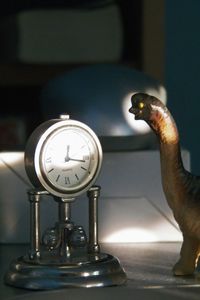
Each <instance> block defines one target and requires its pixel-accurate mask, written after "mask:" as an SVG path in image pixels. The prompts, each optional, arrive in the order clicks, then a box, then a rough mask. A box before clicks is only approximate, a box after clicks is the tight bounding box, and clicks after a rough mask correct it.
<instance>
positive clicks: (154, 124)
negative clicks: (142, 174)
mask: <svg viewBox="0 0 200 300" xmlns="http://www.w3.org/2000/svg"><path fill="white" fill-rule="evenodd" d="M149 125H150V126H151V128H152V129H153V131H154V132H155V133H156V135H157V136H158V140H159V144H160V162H161V176H162V185H163V190H164V192H165V193H166V194H167V196H168V197H167V199H168V202H169V206H170V207H171V208H174V207H176V206H177V204H178V203H175V201H177V199H178V198H179V197H176V200H175V199H174V197H173V195H174V192H177V191H178V192H181V190H182V177H183V173H184V167H183V162H182V158H181V150H180V143H179V134H178V130H177V127H176V124H175V121H174V119H173V117H172V116H171V114H170V112H169V111H168V110H167V109H166V108H162V107H161V108H160V107H159V108H158V109H157V110H156V112H155V113H154V114H152V118H151V120H150V122H149Z"/></svg>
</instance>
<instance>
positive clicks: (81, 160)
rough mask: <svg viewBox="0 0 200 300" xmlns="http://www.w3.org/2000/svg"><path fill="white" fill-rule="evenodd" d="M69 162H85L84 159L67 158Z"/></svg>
mask: <svg viewBox="0 0 200 300" xmlns="http://www.w3.org/2000/svg"><path fill="white" fill-rule="evenodd" d="M69 160H72V161H79V162H85V160H84V159H78V158H70V157H69Z"/></svg>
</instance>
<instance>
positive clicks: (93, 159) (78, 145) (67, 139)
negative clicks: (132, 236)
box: [5, 115, 126, 290]
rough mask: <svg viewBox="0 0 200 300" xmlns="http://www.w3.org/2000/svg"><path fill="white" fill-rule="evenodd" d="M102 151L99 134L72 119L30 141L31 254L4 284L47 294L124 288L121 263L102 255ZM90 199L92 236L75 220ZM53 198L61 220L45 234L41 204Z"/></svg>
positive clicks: (48, 126) (46, 127)
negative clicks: (74, 210)
mask: <svg viewBox="0 0 200 300" xmlns="http://www.w3.org/2000/svg"><path fill="white" fill-rule="evenodd" d="M102 153H103V152H102V147H101V143H100V141H99V138H98V137H97V135H96V134H95V133H94V131H93V130H92V129H91V128H90V127H89V126H87V125H86V124H85V123H82V122H80V121H77V120H72V119H70V117H69V116H68V115H61V116H60V118H58V119H51V120H48V121H46V122H44V123H42V124H41V125H39V126H38V127H37V128H36V129H35V130H34V131H33V133H32V134H31V136H30V137H29V139H28V141H27V144H26V147H25V152H24V157H25V159H24V163H25V169H26V172H27V176H28V177H29V179H30V181H31V183H32V185H33V189H31V190H28V191H27V194H28V199H29V202H30V249H29V252H28V253H27V254H26V255H24V256H21V257H19V258H17V259H16V260H14V261H12V262H11V264H10V267H9V270H8V271H7V272H6V274H5V283H6V284H9V285H13V286H15V287H20V288H26V289H32V290H45V289H54V288H63V287H99V286H112V285H121V284H124V283H125V282H126V274H125V272H124V270H123V268H122V267H121V265H120V262H119V260H118V259H117V258H116V257H114V256H112V255H111V254H106V253H102V252H101V250H100V245H99V242H98V198H99V196H100V186H99V185H96V180H97V178H98V175H99V172H100V170H101V165H102V159H103V154H102ZM84 193H86V194H87V197H88V200H89V205H88V207H89V232H88V234H87V233H86V232H85V230H84V228H83V227H82V226H81V225H76V224H75V223H74V222H73V221H72V220H71V205H73V201H74V200H76V199H77V201H79V199H78V198H79V196H80V195H83V194H84ZM44 196H45V197H51V199H52V200H53V201H56V203H57V204H58V221H57V222H56V223H55V224H54V225H53V226H52V227H50V228H47V229H46V230H44V232H43V233H41V226H40V223H41V222H40V218H41V215H40V202H41V199H42V198H43V197H44Z"/></svg>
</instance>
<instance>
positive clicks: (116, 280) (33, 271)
mask: <svg viewBox="0 0 200 300" xmlns="http://www.w3.org/2000/svg"><path fill="white" fill-rule="evenodd" d="M4 280H5V283H6V284H8V285H11V286H14V287H19V288H24V289H29V290H50V289H59V288H67V287H69V288H70V287H73V288H75V287H83V288H91V287H106V286H116V285H123V284H125V283H126V274H125V272H124V270H123V268H122V267H121V265H120V262H119V260H118V259H117V258H116V257H114V256H112V255H110V254H104V253H103V254H101V253H99V254H95V255H94V257H93V258H92V259H91V260H88V261H84V262H83V263H73V262H71V263H66V264H51V263H49V264H43V263H36V262H32V263H31V262H28V261H27V259H26V257H19V258H18V259H16V260H15V261H13V262H12V263H11V264H10V268H9V270H8V272H7V273H6V274H5V278H4Z"/></svg>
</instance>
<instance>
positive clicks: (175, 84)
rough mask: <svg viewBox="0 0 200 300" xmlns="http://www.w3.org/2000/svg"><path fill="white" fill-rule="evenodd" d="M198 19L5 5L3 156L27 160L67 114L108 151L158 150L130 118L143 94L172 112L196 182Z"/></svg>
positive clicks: (124, 4)
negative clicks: (36, 140)
mask: <svg viewBox="0 0 200 300" xmlns="http://www.w3.org/2000/svg"><path fill="white" fill-rule="evenodd" d="M199 17H200V2H199V0H190V1H189V0H182V1H180V0H177V1H172V0H152V1H149V0H127V1H122V0H121V1H120V0H116V1H114V0H91V1H89V0H71V1H70V0H68V1H67V0H57V1H53V0H47V1H42V0H27V1H24V0H18V1H14V0H8V1H6V3H5V2H1V4H0V99H1V110H0V149H1V150H10V149H12V150H13V149H14V150H18V149H22V150H23V148H24V146H25V143H26V140H27V138H28V136H29V135H30V133H31V132H32V131H33V130H34V128H35V127H36V126H37V125H39V124H40V123H41V122H43V121H44V120H46V119H48V118H50V117H53V118H54V117H55V118H56V117H58V115H59V114H60V113H63V112H67V113H69V114H70V115H71V117H72V118H76V119H79V120H82V121H84V122H85V123H87V124H88V125H90V126H91V127H92V128H93V129H94V130H95V131H96V132H97V134H98V135H99V136H101V137H102V141H103V146H104V147H105V149H107V150H112V151H114V150H124V149H125V150H127V149H128V150H134V149H138V148H141V149H143V148H145V149H147V148H153V147H156V142H155V141H154V137H152V136H151V132H149V129H148V128H147V127H145V126H143V125H144V124H143V125H140V126H139V129H138V127H137V125H136V124H133V123H134V120H133V117H132V120H130V119H129V116H128V107H129V106H130V96H131V94H132V93H134V92H136V91H143V92H144V91H146V92H149V93H152V94H155V95H156V96H158V97H160V98H161V100H162V101H163V102H165V103H167V105H168V107H169V108H170V110H171V112H172V114H173V116H174V118H175V120H176V123H177V126H178V129H179V133H180V139H181V145H182V147H183V148H186V149H188V150H189V151H190V153H191V169H192V171H193V172H194V173H197V174H200V162H199V155H198V154H199V151H200V146H199V143H198V140H199V135H200V134H199V118H200V109H199V108H200V104H199V100H200V96H199V95H198V92H197V87H198V86H199V81H200V56H199V53H200V34H199V28H200V26H199V25H200V24H199V22H200V21H199V20H200V18H199ZM122 141H123V147H122V148H123V149H121V148H120V147H119V145H122Z"/></svg>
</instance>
